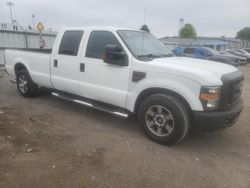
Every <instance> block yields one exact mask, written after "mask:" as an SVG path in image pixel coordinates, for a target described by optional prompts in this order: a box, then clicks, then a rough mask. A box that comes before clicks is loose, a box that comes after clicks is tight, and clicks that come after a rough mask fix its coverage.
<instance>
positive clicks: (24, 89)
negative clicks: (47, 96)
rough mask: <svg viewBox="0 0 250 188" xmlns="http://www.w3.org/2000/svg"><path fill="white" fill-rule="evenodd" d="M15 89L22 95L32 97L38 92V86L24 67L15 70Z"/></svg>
mask: <svg viewBox="0 0 250 188" xmlns="http://www.w3.org/2000/svg"><path fill="white" fill-rule="evenodd" d="M16 82H17V89H18V91H19V92H20V94H21V95H22V96H24V97H34V96H36V95H37V93H38V86H37V84H35V83H34V82H33V81H32V79H31V77H30V75H29V72H28V71H27V70H25V69H23V70H20V71H18V72H17V75H16Z"/></svg>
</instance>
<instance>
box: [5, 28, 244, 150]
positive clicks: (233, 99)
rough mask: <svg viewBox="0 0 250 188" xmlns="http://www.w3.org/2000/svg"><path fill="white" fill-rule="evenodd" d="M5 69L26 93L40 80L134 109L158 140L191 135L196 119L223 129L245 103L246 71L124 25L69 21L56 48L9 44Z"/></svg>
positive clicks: (102, 105)
mask: <svg viewBox="0 0 250 188" xmlns="http://www.w3.org/2000/svg"><path fill="white" fill-rule="evenodd" d="M5 61H6V62H5V63H6V65H5V66H6V70H7V72H8V73H9V75H11V76H12V77H13V79H15V80H16V84H17V88H18V90H19V92H20V94H21V95H22V96H24V97H33V96H35V95H36V94H37V92H38V88H39V87H45V88H50V89H51V90H52V94H53V95H54V96H56V97H60V98H63V99H66V100H70V101H73V102H76V103H79V104H82V105H85V106H89V107H93V108H97V109H99V110H103V111H106V112H109V113H112V114H116V115H120V116H123V117H127V116H128V115H129V114H136V115H137V116H138V119H139V121H140V123H141V124H142V127H143V129H144V131H145V133H146V135H147V136H148V137H149V138H150V139H152V140H154V141H156V142H158V143H160V144H167V145H168V144H174V143H177V142H179V141H181V140H182V139H183V138H185V137H186V136H187V134H188V132H189V130H190V128H191V126H198V127H200V128H203V129H206V130H218V129H222V128H225V127H229V126H231V125H233V124H234V123H235V122H236V121H237V119H238V117H239V115H240V113H241V110H242V107H243V105H242V99H241V91H242V87H243V80H244V77H243V74H242V72H241V71H240V70H239V69H237V68H235V67H233V66H231V65H226V64H222V63H217V62H212V61H211V62H210V61H207V60H202V59H193V58H188V57H175V56H174V55H173V54H172V53H171V52H169V51H168V50H167V49H166V48H165V47H164V45H163V44H161V43H160V42H159V41H158V40H157V39H156V38H155V37H153V36H152V35H151V34H149V33H147V32H143V31H138V30H131V29H123V28H107V27H103V28H97V27H86V28H85V27H84V28H82V27H81V28H64V29H62V30H61V31H60V32H59V33H58V35H57V38H56V40H55V44H54V46H53V49H52V52H50V51H49V50H46V51H41V52H39V51H27V50H26V51H24V50H6V51H5Z"/></svg>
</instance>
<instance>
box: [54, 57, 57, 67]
mask: <svg viewBox="0 0 250 188" xmlns="http://www.w3.org/2000/svg"><path fill="white" fill-rule="evenodd" d="M57 65H58V61H57V59H54V67H57Z"/></svg>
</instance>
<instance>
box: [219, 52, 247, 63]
mask: <svg viewBox="0 0 250 188" xmlns="http://www.w3.org/2000/svg"><path fill="white" fill-rule="evenodd" d="M220 54H223V55H228V56H231V57H234V58H237V59H239V62H240V64H241V65H245V64H247V61H248V59H247V58H246V57H243V56H241V55H236V54H232V53H229V52H227V51H220Z"/></svg>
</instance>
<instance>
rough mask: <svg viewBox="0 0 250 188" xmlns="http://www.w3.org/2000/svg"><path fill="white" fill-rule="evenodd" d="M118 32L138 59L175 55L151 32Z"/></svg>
mask: <svg viewBox="0 0 250 188" xmlns="http://www.w3.org/2000/svg"><path fill="white" fill-rule="evenodd" d="M118 34H119V35H120V37H121V38H122V40H123V42H124V43H125V44H126V45H127V47H128V48H129V50H130V51H131V53H132V54H133V55H134V56H135V57H136V58H138V59H145V58H150V59H152V58H162V57H170V56H173V54H172V52H171V51H170V50H168V49H167V47H165V46H164V45H163V44H162V43H161V42H160V41H159V40H158V39H156V38H155V37H154V36H153V35H151V34H150V33H147V32H142V31H130V30H119V31H118Z"/></svg>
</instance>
